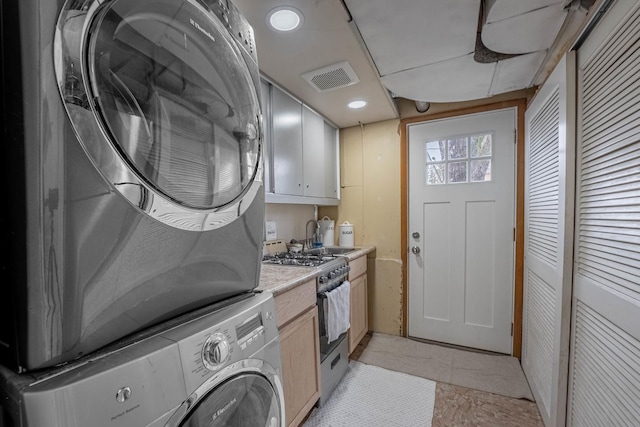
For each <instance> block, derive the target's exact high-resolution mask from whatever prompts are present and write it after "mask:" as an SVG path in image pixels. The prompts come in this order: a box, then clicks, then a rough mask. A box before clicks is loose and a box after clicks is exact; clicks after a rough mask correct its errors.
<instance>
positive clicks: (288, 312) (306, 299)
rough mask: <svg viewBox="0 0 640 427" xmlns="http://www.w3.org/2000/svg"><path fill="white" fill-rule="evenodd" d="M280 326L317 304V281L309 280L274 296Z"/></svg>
mask: <svg viewBox="0 0 640 427" xmlns="http://www.w3.org/2000/svg"><path fill="white" fill-rule="evenodd" d="M274 299H275V301H276V316H277V320H278V328H279V327H281V326H282V325H284V324H285V323H287V322H289V321H290V320H291V319H293V318H295V317H296V316H297V315H299V314H300V313H302V312H304V311H305V310H307V309H308V308H309V307H311V306H313V305H315V304H316V281H315V279H313V280H309V281H308V282H305V283H303V284H302V285H300V286H297V287H295V288H293V289H291V290H288V291H287V292H284V293H282V294H280V295H276V297H275V298H274Z"/></svg>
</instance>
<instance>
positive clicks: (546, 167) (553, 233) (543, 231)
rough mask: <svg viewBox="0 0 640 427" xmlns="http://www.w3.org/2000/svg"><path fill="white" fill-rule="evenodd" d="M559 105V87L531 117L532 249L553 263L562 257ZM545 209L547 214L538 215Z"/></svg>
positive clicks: (530, 244)
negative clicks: (560, 237) (559, 208)
mask: <svg viewBox="0 0 640 427" xmlns="http://www.w3.org/2000/svg"><path fill="white" fill-rule="evenodd" d="M559 108H560V100H559V93H558V90H555V91H554V92H553V94H552V95H551V96H550V97H549V99H548V100H547V102H546V103H545V105H544V106H543V107H542V108H541V109H540V111H539V112H538V113H537V114H536V115H535V116H534V117H533V119H532V120H531V122H530V124H531V130H530V132H529V135H530V141H529V144H530V147H531V148H530V152H529V160H528V161H529V182H528V184H527V185H528V187H529V193H528V211H529V216H528V230H527V231H528V233H529V235H528V250H529V251H530V253H531V254H534V255H536V256H538V257H539V258H541V259H542V260H543V261H545V262H547V263H549V264H550V265H552V266H555V265H556V263H557V257H558V253H557V248H558V217H557V211H558V185H559V181H558V179H559V175H558V171H559V164H558V139H559V136H558V125H559V120H560V116H559ZM541 210H542V211H544V212H545V213H546V215H544V216H542V217H541V216H539V215H536V213H538V212H540V211H541ZM542 218H544V220H542Z"/></svg>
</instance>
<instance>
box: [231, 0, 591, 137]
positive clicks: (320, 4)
mask: <svg viewBox="0 0 640 427" xmlns="http://www.w3.org/2000/svg"><path fill="white" fill-rule="evenodd" d="M233 1H234V3H235V4H236V6H237V7H238V9H240V11H241V12H242V13H243V14H244V15H245V16H246V17H247V19H248V20H249V22H250V23H251V25H252V26H253V29H254V32H255V37H256V45H257V50H258V61H259V66H260V70H261V71H262V72H263V73H264V74H266V75H267V76H268V77H269V78H271V79H272V80H273V81H275V82H276V83H278V84H279V85H280V86H282V87H284V88H285V89H287V90H288V91H289V92H291V93H292V94H294V95H295V96H296V97H298V98H300V99H301V100H303V101H304V102H305V103H306V104H308V105H309V106H311V107H312V108H314V109H315V110H317V111H319V112H320V113H321V114H323V115H325V116H326V117H327V118H329V119H330V120H331V121H333V122H334V123H335V124H336V125H338V126H339V127H348V126H353V125H357V124H358V123H359V122H361V123H371V122H377V121H381V120H386V119H391V118H395V117H397V116H398V113H397V109H396V108H395V103H394V102H393V100H392V98H391V96H390V93H389V91H391V92H393V96H400V97H403V98H407V99H411V100H422V101H428V102H454V101H465V100H472V99H479V98H485V97H489V96H492V95H496V94H500V93H505V92H509V91H513V90H518V89H524V88H527V87H531V86H532V85H533V83H534V79H535V76H536V75H537V74H538V71H539V70H541V68H542V67H543V66H544V65H545V62H546V58H547V57H549V55H548V51H549V48H550V47H551V46H552V44H553V42H554V40H555V39H556V37H557V36H558V34H559V33H560V32H561V29H562V26H563V22H564V21H565V19H566V16H567V13H568V12H567V9H568V8H565V3H567V1H566V0H485V2H484V8H483V7H481V6H482V2H481V0H446V1H443V0H394V1H390V0H344V2H343V1H341V0H233ZM578 3H579V1H578ZM282 5H289V6H293V7H295V8H297V9H298V10H300V11H301V12H302V13H303V15H304V22H303V25H302V28H301V29H299V30H296V31H294V32H292V33H279V32H276V31H274V30H271V29H269V28H268V27H267V25H266V21H265V17H266V16H267V13H268V12H269V11H270V10H271V9H273V8H274V7H277V6H282ZM574 9H575V8H574ZM481 11H483V16H482V17H481V16H480V14H481ZM583 15H584V13H583ZM350 21H352V22H351V23H350ZM479 28H481V30H482V31H481V40H482V43H484V45H485V46H486V47H487V48H488V49H491V50H492V51H494V52H497V53H501V54H517V56H513V57H509V56H507V55H502V56H499V57H497V58H496V59H499V60H496V61H495V62H488V63H487V62H485V63H481V62H477V61H476V60H475V59H474V54H475V53H476V39H477V33H478V30H479ZM490 53H492V52H490ZM484 54H485V58H486V51H485V52H484ZM345 60H346V61H348V62H349V64H350V65H351V66H352V67H353V69H354V70H355V73H356V74H357V76H358V78H359V80H360V81H359V82H358V83H357V84H354V85H351V86H347V87H344V88H339V89H334V90H331V91H327V92H319V91H317V90H316V89H314V88H313V87H311V86H310V85H309V84H308V83H307V82H306V81H305V80H304V79H303V78H302V77H301V76H302V74H304V73H307V72H309V71H313V70H315V69H318V68H322V67H325V66H327V65H331V64H335V63H338V62H341V61H345ZM485 61H486V59H485ZM355 99H363V100H365V101H367V102H368V105H367V106H366V107H365V108H363V109H360V110H351V109H349V108H348V107H347V104H348V103H349V102H350V101H353V100H355Z"/></svg>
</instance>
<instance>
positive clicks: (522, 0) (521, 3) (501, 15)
mask: <svg viewBox="0 0 640 427" xmlns="http://www.w3.org/2000/svg"><path fill="white" fill-rule="evenodd" d="M563 3H564V0H487V6H486V8H487V9H486V10H487V11H488V12H487V19H486V21H485V22H486V23H490V22H497V21H501V20H503V19H507V18H511V17H513V16H516V15H521V14H523V13H527V12H531V11H532V10H537V9H542V8H544V7H547V6H551V5H552V4H563Z"/></svg>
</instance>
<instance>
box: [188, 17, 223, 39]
mask: <svg viewBox="0 0 640 427" xmlns="http://www.w3.org/2000/svg"><path fill="white" fill-rule="evenodd" d="M189 23H190V24H191V25H193V26H194V27H195V28H197V29H198V31H200V32H201V33H202V34H204V35H205V36H207V37H209V38H210V39H211V41H212V42H214V43H215V42H216V39H214V38H213V36H212V35H211V33H210V32H209V31H207V30H205V29H204V28H202V27H201V26H200V24H198V23H197V22H196V21H194V20H193V19H191V18H189Z"/></svg>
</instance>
